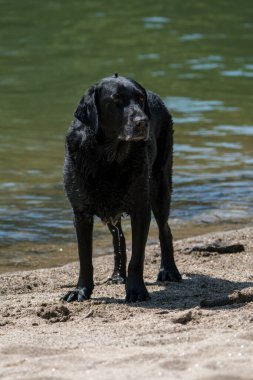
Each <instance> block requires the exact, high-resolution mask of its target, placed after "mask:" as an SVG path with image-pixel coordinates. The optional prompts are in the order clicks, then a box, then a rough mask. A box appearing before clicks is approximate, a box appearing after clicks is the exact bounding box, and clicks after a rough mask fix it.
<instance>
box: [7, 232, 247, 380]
mask: <svg viewBox="0 0 253 380" xmlns="http://www.w3.org/2000/svg"><path fill="white" fill-rule="evenodd" d="M210 246H211V247H213V249H209V248H210ZM217 247H223V248H224V247H225V249H217V250H216V251H215V249H216V248H217ZM217 251H218V252H217ZM224 251H225V252H224ZM226 251H229V252H230V251H231V253H229V252H226ZM159 255H160V254H159V246H158V244H152V245H149V246H148V247H147V250H146V259H145V276H144V278H145V282H146V284H147V288H148V290H149V293H150V295H151V300H150V301H148V302H144V303H132V304H126V303H125V302H124V286H123V285H109V284H108V283H107V281H106V280H107V277H108V276H109V275H110V274H111V270H112V263H113V258H112V256H111V255H105V256H102V257H96V258H95V259H94V267H95V284H96V286H95V290H94V293H93V295H92V299H91V300H89V301H86V302H83V303H77V302H75V303H72V304H67V303H65V302H62V301H60V297H61V296H62V295H63V294H64V293H65V292H67V291H68V290H69V289H70V288H72V287H74V286H75V282H76V279H77V273H78V263H71V264H67V265H64V266H62V267H57V268H51V269H40V270H34V271H20V272H15V273H5V274H2V275H1V276H0V277H1V282H0V296H1V310H0V378H1V379H6V380H7V379H9V380H11V379H22V380H23V379H25V380H32V379H34V380H35V379H36V380H46V379H59V380H60V379H75V380H77V379H95V380H97V379H103V380H106V379H108V380H109V379H116V378H117V379H118V378H122V379H159V378H164V379H165V378H166V379H189V380H190V379H194V380H196V379H201V380H214V379H217V380H225V379H227V380H233V379H234V380H249V379H253V227H248V228H244V229H239V230H234V231H228V232H219V233H211V234H207V235H203V236H198V237H194V238H187V239H184V240H179V241H176V242H175V256H176V261H177V264H178V268H179V269H180V271H181V273H182V274H183V281H182V282H181V283H167V284H159V283H157V282H156V275H157V272H158V268H159Z"/></svg>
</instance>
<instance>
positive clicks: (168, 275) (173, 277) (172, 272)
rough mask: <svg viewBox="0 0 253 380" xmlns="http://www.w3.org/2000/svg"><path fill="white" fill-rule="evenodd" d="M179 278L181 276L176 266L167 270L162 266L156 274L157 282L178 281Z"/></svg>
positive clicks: (180, 278)
mask: <svg viewBox="0 0 253 380" xmlns="http://www.w3.org/2000/svg"><path fill="white" fill-rule="evenodd" d="M181 280H182V276H181V274H180V273H179V271H178V269H177V267H176V266H175V267H173V268H172V269H169V270H166V269H164V268H162V269H160V271H159V273H158V276H157V281H159V282H166V281H168V282H180V281H181Z"/></svg>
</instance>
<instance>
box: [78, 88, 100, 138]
mask: <svg viewBox="0 0 253 380" xmlns="http://www.w3.org/2000/svg"><path fill="white" fill-rule="evenodd" d="M74 116H75V117H76V118H77V119H78V120H80V121H81V122H82V123H83V124H84V125H86V126H87V127H90V128H91V129H93V130H94V131H95V132H97V130H98V110H97V105H96V86H92V87H91V88H89V90H88V91H87V92H86V93H85V94H84V96H83V97H82V98H81V100H80V103H79V105H78V107H77V109H76V111H75V113H74Z"/></svg>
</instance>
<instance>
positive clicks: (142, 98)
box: [139, 96, 145, 104]
mask: <svg viewBox="0 0 253 380" xmlns="http://www.w3.org/2000/svg"><path fill="white" fill-rule="evenodd" d="M144 101H145V98H144V96H139V102H140V103H141V104H143V103H144Z"/></svg>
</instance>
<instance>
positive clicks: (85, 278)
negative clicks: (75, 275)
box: [63, 213, 94, 302]
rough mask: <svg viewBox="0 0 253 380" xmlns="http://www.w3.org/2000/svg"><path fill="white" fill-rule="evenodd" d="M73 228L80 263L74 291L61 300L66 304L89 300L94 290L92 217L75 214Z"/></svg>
mask: <svg viewBox="0 0 253 380" xmlns="http://www.w3.org/2000/svg"><path fill="white" fill-rule="evenodd" d="M75 228H76V236H77V243H78V253H79V261H80V270H79V279H78V283H77V287H76V289H75V290H73V291H71V292H68V293H67V294H66V295H65V296H64V297H63V299H64V300H65V301H67V302H72V301H84V300H87V299H89V298H90V296H91V293H92V290H93V288H94V283H93V266H92V232H93V217H91V216H87V215H85V214H81V213H75Z"/></svg>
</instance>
